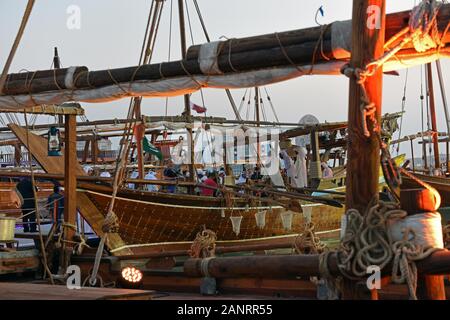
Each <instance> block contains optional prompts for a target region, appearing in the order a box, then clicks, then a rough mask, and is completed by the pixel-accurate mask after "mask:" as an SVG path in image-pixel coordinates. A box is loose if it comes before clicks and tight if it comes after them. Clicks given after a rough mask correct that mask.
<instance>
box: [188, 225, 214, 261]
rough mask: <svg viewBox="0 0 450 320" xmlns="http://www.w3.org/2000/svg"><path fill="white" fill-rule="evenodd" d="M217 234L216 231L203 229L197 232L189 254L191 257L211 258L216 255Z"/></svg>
mask: <svg viewBox="0 0 450 320" xmlns="http://www.w3.org/2000/svg"><path fill="white" fill-rule="evenodd" d="M216 240H217V235H216V233H215V232H214V231H212V230H209V229H206V228H205V229H203V231H201V232H199V233H197V236H196V237H195V240H194V241H193V242H192V246H191V249H190V250H189V255H190V256H191V258H210V257H214V256H215V252H216Z"/></svg>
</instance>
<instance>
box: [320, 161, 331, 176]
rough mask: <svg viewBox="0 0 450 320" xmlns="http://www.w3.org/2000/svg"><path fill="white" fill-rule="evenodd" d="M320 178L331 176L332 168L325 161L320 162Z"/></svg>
mask: <svg viewBox="0 0 450 320" xmlns="http://www.w3.org/2000/svg"><path fill="white" fill-rule="evenodd" d="M321 165H322V178H324V179H327V178H333V170H331V168H330V167H329V166H328V164H327V163H326V162H322V164H321Z"/></svg>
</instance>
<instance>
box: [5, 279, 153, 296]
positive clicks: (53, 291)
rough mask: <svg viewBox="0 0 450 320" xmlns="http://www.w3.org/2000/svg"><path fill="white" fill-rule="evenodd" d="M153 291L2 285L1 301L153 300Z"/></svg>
mask: <svg viewBox="0 0 450 320" xmlns="http://www.w3.org/2000/svg"><path fill="white" fill-rule="evenodd" d="M153 295H154V292H153V291H148V290H129V289H113V288H81V289H72V290H71V289H68V288H67V287H66V286H62V285H55V286H52V285H46V284H32V283H9V282H1V283H0V300H116V299H124V300H127V299H139V300H151V299H152V296H153Z"/></svg>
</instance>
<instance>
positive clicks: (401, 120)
mask: <svg viewBox="0 0 450 320" xmlns="http://www.w3.org/2000/svg"><path fill="white" fill-rule="evenodd" d="M408 73H409V69H406V76H405V85H404V86H403V97H402V111H401V113H402V115H401V117H400V128H399V131H398V139H399V140H400V138H401V137H402V127H403V115H404V114H405V106H406V88H407V84H408ZM393 150H394V145H393V146H392V151H393ZM396 151H397V155H398V153H399V151H400V142H398V143H397V149H396Z"/></svg>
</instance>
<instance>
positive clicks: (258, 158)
mask: <svg viewBox="0 0 450 320" xmlns="http://www.w3.org/2000/svg"><path fill="white" fill-rule="evenodd" d="M259 108H260V100H259V87H255V118H256V119H255V120H256V127H257V128H258V129H257V130H259V127H261V124H260V119H259ZM256 166H257V167H258V168H260V167H261V145H260V141H259V131H257V132H256Z"/></svg>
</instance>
